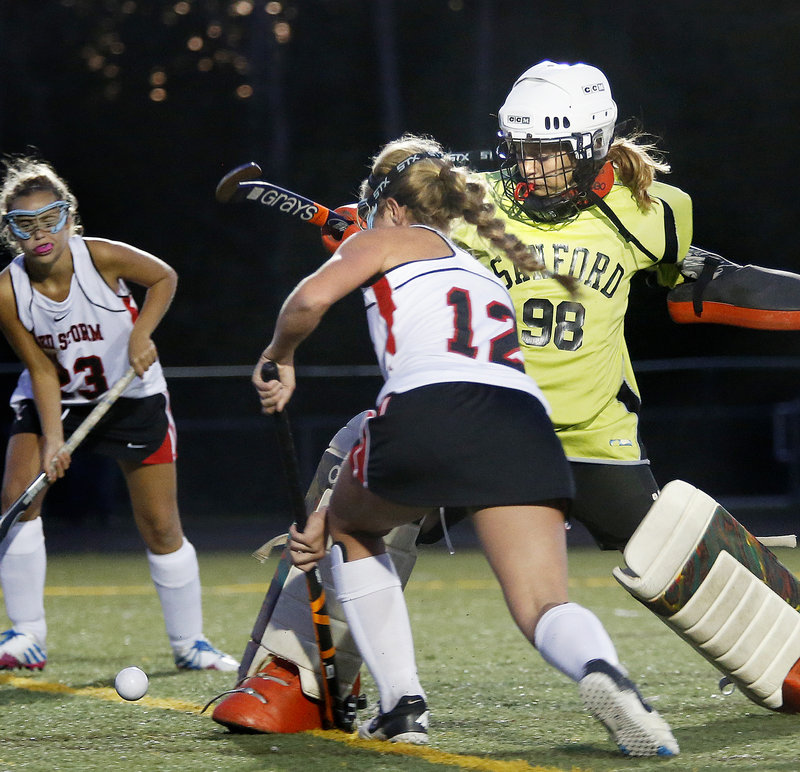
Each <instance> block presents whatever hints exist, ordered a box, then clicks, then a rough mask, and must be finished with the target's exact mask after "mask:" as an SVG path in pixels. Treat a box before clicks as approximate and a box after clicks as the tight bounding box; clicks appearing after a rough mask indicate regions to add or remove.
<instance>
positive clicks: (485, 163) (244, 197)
mask: <svg viewBox="0 0 800 772" xmlns="http://www.w3.org/2000/svg"><path fill="white" fill-rule="evenodd" d="M448 157H449V158H450V160H451V161H452V162H453V163H454V164H456V165H457V166H470V167H472V168H474V169H476V170H489V169H494V168H495V166H496V156H495V154H494V152H493V151H491V150H471V151H469V152H453V153H448ZM261 173H262V172H261V167H260V166H259V165H258V164H257V163H256V162H255V161H250V163H246V164H242V165H241V166H237V167H236V168H235V169H231V171H229V172H228V173H227V174H226V175H225V176H224V177H223V178H222V179H221V180H220V181H219V182H218V183H217V189H216V192H215V196H216V199H217V201H219V202H220V203H222V204H227V203H239V202H241V201H255V202H256V203H258V204H261V205H262V206H265V207H267V208H269V209H275V210H276V211H279V212H282V213H283V214H286V215H289V216H290V217H296V218H297V219H299V220H302V221H303V222H307V223H310V224H311V225H316V226H318V227H320V228H322V227H324V226H328V227H329V228H330V229H332V230H333V231H336V232H338V233H340V234H343V233H344V232H345V230H347V228H348V227H349V226H351V225H352V224H353V220H351V219H350V218H348V217H345V216H344V215H342V214H339V213H338V212H335V211H333V210H331V209H329V208H328V207H327V206H323V205H322V204H319V203H317V202H316V201H312V200H311V199H310V198H307V197H306V196H302V195H300V194H299V193H294V192H293V191H291V190H286V188H281V187H279V186H278V185H275V184H274V183H272V182H267V181H266V180H262V179H260V177H261Z"/></svg>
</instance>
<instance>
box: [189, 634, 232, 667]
mask: <svg viewBox="0 0 800 772" xmlns="http://www.w3.org/2000/svg"><path fill="white" fill-rule="evenodd" d="M175 667H177V668H178V670H224V671H226V672H230V671H232V670H238V669H239V663H238V662H237V661H236V660H235V659H234V658H233V657H231V656H230V655H229V654H225V653H224V652H222V651H220V650H219V649H215V648H214V647H213V646H212V645H211V644H210V643H209V642H208V641H207V640H206V639H205V638H202V637H201V638H198V639H197V640H196V641H195V642H194V643H193V644H192V645H191V646H189V647H187V648H185V649H176V650H175Z"/></svg>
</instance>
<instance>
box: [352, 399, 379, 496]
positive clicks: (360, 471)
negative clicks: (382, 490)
mask: <svg viewBox="0 0 800 772" xmlns="http://www.w3.org/2000/svg"><path fill="white" fill-rule="evenodd" d="M375 415H376V413H375V411H374V410H368V411H367V415H366V416H365V418H364V422H363V423H362V424H361V435H360V437H359V438H358V442H357V443H356V444H355V445H353V447H352V448H351V449H350V452H349V453H348V454H347V460H348V461H349V462H350V469H352V471H353V477H354V478H355V479H356V480H358V481H359V482H360V483H361V485H362V487H364V488H366V487H367V456H368V452H367V447H368V445H369V438H368V437H367V424H368V423H369V419H370V418H373V417H374V416H375Z"/></svg>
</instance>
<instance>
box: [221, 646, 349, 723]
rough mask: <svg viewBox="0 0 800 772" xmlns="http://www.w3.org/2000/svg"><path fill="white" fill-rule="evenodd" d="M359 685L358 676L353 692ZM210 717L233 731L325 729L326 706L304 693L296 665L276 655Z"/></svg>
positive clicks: (244, 682) (246, 679)
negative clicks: (324, 711)
mask: <svg viewBox="0 0 800 772" xmlns="http://www.w3.org/2000/svg"><path fill="white" fill-rule="evenodd" d="M359 685H360V684H359V678H357V679H356V682H355V684H353V694H355V695H357V694H358V692H359ZM211 717H212V718H213V719H214V721H216V722H217V723H218V724H222V725H223V726H226V727H228V729H229V730H230V731H231V732H241V733H244V732H248V733H258V732H264V733H273V734H292V733H294V732H305V731H307V730H309V729H322V727H323V723H322V719H323V705H322V703H321V702H319V701H317V700H314V699H311V698H310V697H307V696H306V695H305V694H304V693H303V690H302V688H301V687H300V675H299V673H298V670H297V666H296V665H294V664H293V663H292V662H289V661H288V660H285V659H280V658H279V657H273V658H271V659H270V660H269V661H268V662H267V664H266V665H264V666H263V667H262V668H261V670H259V671H258V672H257V673H256V674H255V675H252V676H250V677H249V678H245V679H244V681H242V682H241V683H240V684H239V685H238V687H237V688H236V689H235V690H234V691H233V692H231V693H230V694H229V695H228V696H226V697H225V698H224V699H223V700H222V701H221V702H220V703H219V704H218V705H217V707H216V708H214V712H213V714H212V715H211Z"/></svg>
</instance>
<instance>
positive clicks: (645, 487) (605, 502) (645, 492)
mask: <svg viewBox="0 0 800 772" xmlns="http://www.w3.org/2000/svg"><path fill="white" fill-rule="evenodd" d="M571 466H572V474H573V475H574V477H575V491H576V493H575V501H574V502H573V503H572V509H571V510H570V513H569V519H570V520H577V521H578V522H580V523H581V524H582V525H584V526H585V527H586V529H587V530H588V531H589V533H590V534H591V535H592V537H593V538H594V540H595V541H596V542H597V545H598V546H599V547H600V548H601V549H604V550H621V549H623V547H624V546H625V545H626V544H627V542H628V539H630V538H631V536H632V535H633V532H634V531H635V530H636V527H637V526H638V525H639V523H641V522H642V519H643V518H644V516H645V515H646V514H647V512H648V510H649V509H650V507H651V506H653V501H654V500H655V497H656V494H657V493H658V484H657V483H656V481H655V478H654V477H653V473H652V472H651V471H650V464H646V463H642V464H600V463H598V464H594V463H587V462H584V461H573V462H572V463H571Z"/></svg>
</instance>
